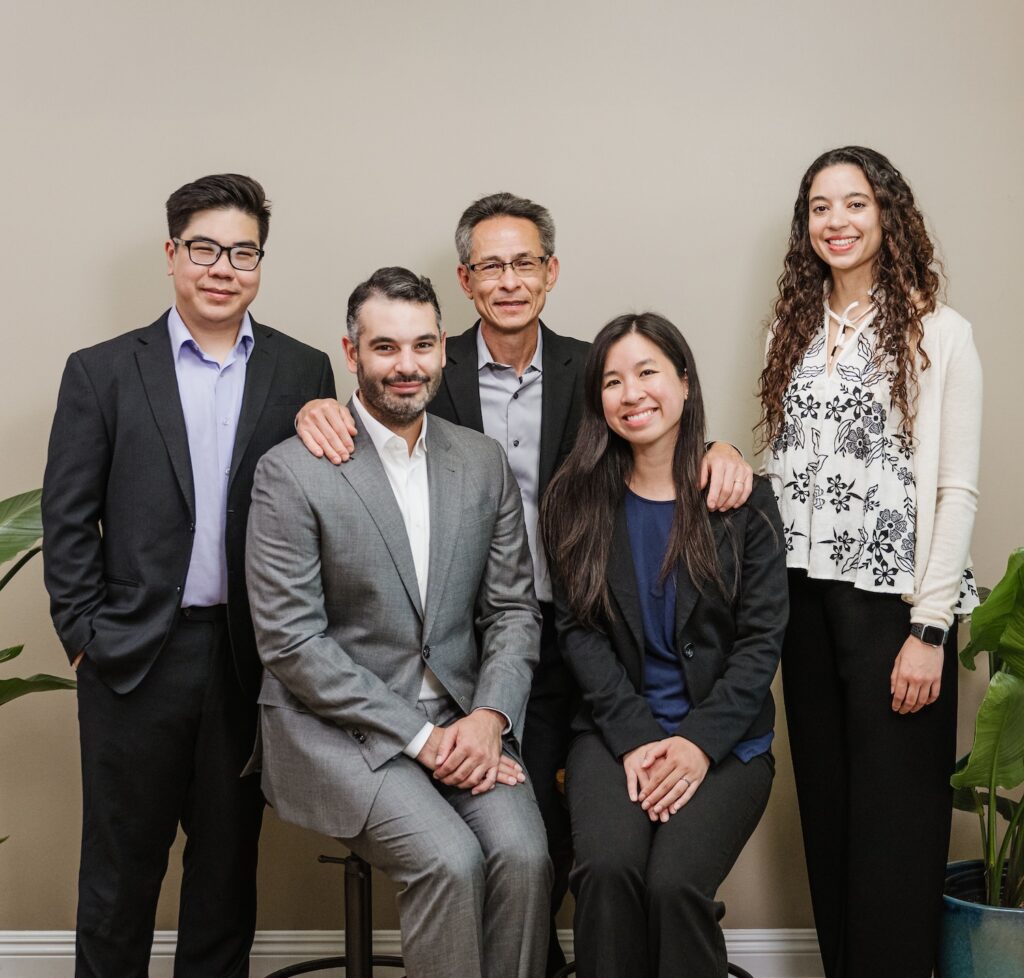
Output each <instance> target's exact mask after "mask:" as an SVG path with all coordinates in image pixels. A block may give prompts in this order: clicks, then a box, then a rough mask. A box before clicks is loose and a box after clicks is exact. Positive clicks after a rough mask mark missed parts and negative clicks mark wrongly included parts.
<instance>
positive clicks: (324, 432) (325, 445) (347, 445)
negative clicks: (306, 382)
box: [295, 398, 355, 465]
mask: <svg viewBox="0 0 1024 978" xmlns="http://www.w3.org/2000/svg"><path fill="white" fill-rule="evenodd" d="M295 431H296V432H297V434H298V436H299V438H300V439H301V440H302V444H303V445H305V446H306V448H307V450H308V451H310V452H312V454H313V455H315V456H316V457H317V458H322V457H323V456H324V455H326V456H327V458H328V459H330V461H331V462H333V463H334V464H335V465H340V464H341V463H342V462H347V461H348V460H349V459H350V458H351V457H352V453H353V450H354V442H353V440H352V436H353V435H354V434H355V425H354V424H353V422H352V415H351V414H350V413H349V410H348V408H346V407H343V406H342V405H340V404H339V403H338V402H337V401H335V400H332V399H330V398H326V399H323V400H317V401H310V402H309V403H308V404H306V405H304V406H303V408H302V410H301V411H299V413H298V416H297V417H296V419H295Z"/></svg>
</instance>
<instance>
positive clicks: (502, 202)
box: [455, 193, 555, 265]
mask: <svg viewBox="0 0 1024 978" xmlns="http://www.w3.org/2000/svg"><path fill="white" fill-rule="evenodd" d="M489 217H522V218H525V219H526V220H527V221H531V222H532V223H533V224H534V225H535V226H536V228H537V231H538V232H539V233H540V247H541V251H543V252H544V254H545V255H553V254H554V253H555V222H554V221H553V220H552V219H551V214H550V213H549V211H548V209H547V208H546V207H542V206H541V205H540V204H535V203H534V202H533V201H532V200H527V199H526V198H525V197H517V196H516V195H515V194H509V193H500V194H490V195H489V196H487V197H481V198H480V199H479V200H477V201H474V202H473V203H472V204H470V205H469V207H467V208H466V209H465V210H464V211H463V212H462V217H460V218H459V223H458V226H457V227H456V228H455V250H456V252H458V255H459V261H460V262H461V263H462V264H463V265H468V264H469V256H470V252H471V251H472V248H473V240H472V238H473V228H475V227H476V226H477V225H478V224H479V223H480V222H481V221H486V220H487V219H488V218H489Z"/></svg>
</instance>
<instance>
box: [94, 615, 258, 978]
mask: <svg viewBox="0 0 1024 978" xmlns="http://www.w3.org/2000/svg"><path fill="white" fill-rule="evenodd" d="M200 619H206V620H200ZM78 718H79V725H80V728H81V745H82V788H83V796H84V797H83V815H84V822H83V829H82V859H81V867H80V870H79V884H78V934H77V951H76V966H75V975H76V978H145V976H146V975H148V973H149V956H150V952H151V949H152V943H153V924H154V918H155V915H156V905H157V898H158V896H159V893H160V885H161V882H162V880H163V877H164V873H165V871H166V869H167V859H168V850H169V848H170V846H171V844H172V842H173V841H174V837H175V834H176V832H177V828H178V824H179V822H180V824H181V826H182V828H183V829H184V831H185V833H186V835H187V836H188V841H187V843H186V845H185V853H184V876H183V878H182V883H181V903H180V909H179V917H178V946H177V954H176V957H175V963H174V974H175V976H176V978H245V976H247V975H248V974H249V950H250V948H251V946H252V939H253V933H254V930H255V925H256V857H257V848H258V841H259V831H260V822H261V819H262V814H263V798H262V795H261V793H260V788H259V779H258V777H256V776H251V777H246V778H240V777H239V773H240V772H241V770H242V768H243V767H244V766H245V762H246V760H247V758H248V756H249V754H250V752H251V750H252V745H253V739H254V736H255V730H256V710H255V706H254V705H253V704H251V703H249V702H247V701H246V700H245V698H244V697H243V694H242V691H241V688H240V687H239V684H238V681H237V679H236V678H235V670H234V663H233V661H232V657H231V649H230V646H229V643H228V638H227V625H226V620H225V617H224V615H223V608H221V609H217V610H216V611H215V610H213V609H202V611H199V612H196V613H195V615H194V617H186V616H185V614H184V613H182V614H181V615H179V618H178V623H177V624H176V626H175V630H174V634H173V635H172V636H171V638H170V639H169V640H168V643H167V645H166V646H165V647H164V649H163V650H162V651H161V653H160V655H159V656H158V657H157V660H156V662H155V663H154V664H153V667H152V669H150V671H149V673H148V674H147V676H146V677H145V679H143V681H142V682H141V683H140V684H139V686H137V687H136V688H135V689H134V690H132V691H131V692H130V693H127V694H125V695H120V694H118V693H115V692H113V690H111V689H110V688H109V687H108V686H106V685H105V684H104V683H103V681H102V680H101V679H100V678H99V676H98V674H97V672H96V667H95V665H94V664H93V663H92V662H90V661H89V658H88V656H86V657H85V658H84V659H83V660H82V663H81V665H80V666H79V669H78Z"/></svg>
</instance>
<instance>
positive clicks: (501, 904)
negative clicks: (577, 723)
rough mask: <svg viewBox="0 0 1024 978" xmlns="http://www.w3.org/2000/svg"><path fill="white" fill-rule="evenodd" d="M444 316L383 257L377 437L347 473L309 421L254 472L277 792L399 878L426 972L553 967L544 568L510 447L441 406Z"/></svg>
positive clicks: (369, 312) (357, 360)
mask: <svg viewBox="0 0 1024 978" xmlns="http://www.w3.org/2000/svg"><path fill="white" fill-rule="evenodd" d="M440 323H441V320H440V309H439V307H438V302H437V297H436V295H435V294H434V290H433V288H432V287H431V285H430V282H429V281H428V280H427V279H425V278H419V277H418V276H416V275H415V274H413V273H412V272H409V271H407V270H406V269H401V268H385V269H380V270H379V271H377V272H375V273H374V275H373V276H371V277H370V279H369V280H367V281H366V282H364V283H362V284H361V285H360V286H358V287H357V288H356V290H355V291H354V292H353V294H352V296H351V297H350V298H349V304H348V336H347V337H346V338H345V339H344V341H343V342H344V347H345V355H346V358H347V361H348V366H349V369H350V370H351V371H352V372H353V373H355V374H356V375H357V377H358V380H359V390H358V392H357V394H356V395H355V396H354V397H353V398H352V401H351V402H350V409H351V410H352V412H353V415H354V416H356V417H357V418H358V419H359V433H358V434H357V435H356V446H357V448H358V451H357V452H356V453H355V455H354V456H353V458H352V460H351V461H350V462H349V464H348V465H345V466H341V467H340V468H339V467H336V466H334V465H332V464H331V463H330V461H329V460H327V459H323V458H321V459H318V458H316V457H314V456H313V455H311V454H310V453H309V452H308V451H307V450H306V449H305V448H304V447H303V445H302V443H301V442H300V441H299V440H298V439H297V438H295V439H291V440H290V441H288V442H286V443H284V444H282V445H280V446H278V447H277V448H275V449H273V450H271V451H270V452H268V453H267V454H266V455H265V456H264V457H263V459H262V460H261V462H260V464H259V467H258V469H257V471H256V477H255V481H254V485H253V500H252V509H251V511H250V517H249V530H248V541H247V551H246V563H247V578H248V584H249V595H250V601H251V605H252V612H253V622H254V624H255V626H256V637H257V644H258V647H259V652H260V657H261V658H262V660H263V663H264V665H265V666H266V672H265V676H264V680H263V688H262V691H261V694H260V698H259V702H260V723H261V733H262V770H263V790H264V792H265V794H266V796H267V798H268V800H269V801H270V802H271V804H272V805H274V807H275V808H276V809H277V812H278V814H279V815H280V816H281V817H282V818H284V819H286V820H288V821H291V822H295V823H297V824H299V825H303V826H306V827H309V828H313V829H316V830H317V831H320V832H323V833H326V834H329V835H332V836H335V837H337V838H338V839H339V840H341V841H342V842H343V843H344V844H345V845H346V846H347V847H348V848H350V849H351V850H352V851H353V852H356V853H358V854H359V855H360V856H362V857H363V858H364V859H366V860H367V861H368V862H370V863H372V864H373V865H375V866H377V867H378V868H380V869H382V870H383V871H384V872H385V873H387V874H388V875H389V876H390V877H392V878H393V879H395V880H396V881H397V882H399V883H400V884H401V886H402V890H401V892H400V894H399V897H398V905H399V916H400V920H401V925H402V935H403V951H404V955H405V961H406V968H407V971H408V974H409V976H410V978H434V976H436V978H449V976H451V975H459V976H460V978H473V976H482V975H486V976H487V978H535V976H537V975H540V974H542V973H543V971H544V959H545V951H546V946H547V938H548V914H547V909H546V908H547V893H548V890H549V887H550V879H551V866H550V862H549V860H548V855H547V849H546V845H545V841H544V840H545V835H544V826H543V823H542V821H541V817H540V813H539V811H538V809H537V804H536V801H535V799H534V794H533V789H532V786H531V785H530V784H529V782H528V781H527V779H526V776H525V774H524V773H523V770H522V767H521V765H520V764H519V739H520V737H521V735H522V724H523V719H524V716H525V711H526V702H527V698H528V696H529V692H530V682H531V677H532V671H533V667H534V665H535V664H536V662H537V658H538V648H539V640H540V624H539V623H540V614H539V612H538V607H537V603H536V600H535V598H534V590H533V564H532V561H531V558H530V552H529V549H528V546H527V537H526V531H525V527H524V522H523V508H522V503H521V500H520V496H519V490H518V487H517V485H516V481H515V479H514V477H513V475H512V472H511V470H510V468H509V465H508V462H507V460H506V458H505V455H504V453H503V452H502V450H501V448H500V447H499V445H498V444H497V443H496V442H495V441H493V440H492V439H490V438H487V437H486V436H485V435H482V434H480V433H478V432H475V431H471V430H469V429H467V428H463V427H459V426H457V425H454V424H451V423H449V422H446V421H443V420H441V419H440V418H434V417H431V418H430V419H429V423H428V419H427V417H426V416H425V414H424V410H425V408H426V406H427V403H428V402H429V401H430V399H431V398H432V397H433V396H434V394H435V392H436V391H437V387H438V384H439V383H440V379H441V369H442V367H443V366H444V334H443V333H442V332H441V324H440Z"/></svg>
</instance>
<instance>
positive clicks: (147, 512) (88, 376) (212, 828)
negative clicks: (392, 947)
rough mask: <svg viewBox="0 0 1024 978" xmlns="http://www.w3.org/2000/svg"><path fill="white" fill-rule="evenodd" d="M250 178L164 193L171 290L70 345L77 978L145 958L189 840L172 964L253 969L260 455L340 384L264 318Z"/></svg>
mask: <svg viewBox="0 0 1024 978" xmlns="http://www.w3.org/2000/svg"><path fill="white" fill-rule="evenodd" d="M269 221H270V210H269V204H268V202H267V200H266V198H265V196H264V193H263V188H262V187H261V186H260V185H259V184H258V183H257V182H256V181H255V180H252V179H251V178H249V177H243V176H238V175H236V174H225V175H219V176H208V177H203V178H201V179H199V180H196V181H195V182H193V183H190V184H187V185H185V186H184V187H181V188H180V189H179V190H177V191H175V192H174V193H173V194H172V195H171V197H170V198H169V199H168V201H167V222H168V240H167V242H166V243H165V251H166V255H167V270H168V274H169V275H170V276H171V277H172V278H173V280H174V306H173V307H172V308H171V309H170V310H168V311H167V312H166V313H164V314H163V315H162V316H161V317H160V318H159V319H158V320H157V321H156V322H154V323H153V324H151V325H150V326H146V327H144V328H142V329H137V330H134V331H132V332H129V333H125V334H124V335H122V336H118V337H116V338H114V339H112V340H108V341H106V342H104V343H100V344H98V345H97V346H94V347H91V348H89V349H86V350H80V351H78V352H77V353H74V354H72V355H71V357H70V358H69V359H68V362H67V366H66V368H65V371H64V377H63V380H62V381H61V387H60V394H59V396H58V401H57V411H56V415H55V417H54V422H53V428H52V431H51V435H50V446H49V455H48V459H47V465H46V475H45V478H44V484H43V528H44V537H45V541H46V542H45V547H44V553H43V556H44V561H45V577H46V586H47V590H48V591H49V593H50V599H51V613H52V616H53V621H54V625H55V627H56V629H57V633H58V635H59V637H60V640H61V642H62V644H63V645H64V648H65V650H66V652H67V654H68V658H69V660H70V661H71V663H72V665H73V666H74V668H75V669H76V670H77V673H78V704H79V707H78V709H79V724H80V728H81V751H82V786H83V796H84V804H83V816H84V827H83V832H82V859H81V867H80V872H79V901H78V922H77V925H78V936H77V951H76V969H75V974H76V976H77V978H143V976H145V975H147V974H148V964H149V956H150V950H151V946H152V939H153V922H154V916H155V912H156V903H157V898H158V896H159V892H160V885H161V881H162V879H163V876H164V873H165V870H166V867H167V858H168V850H169V847H170V846H171V843H172V842H173V840H174V837H175V834H176V832H177V828H178V824H179V823H180V824H181V826H182V828H183V829H184V831H185V833H186V835H187V837H188V841H187V844H186V847H185V854H184V876H183V880H182V888H181V905H180V914H179V921H178V945H177V953H176V956H175V971H174V973H175V975H176V976H178V978H229V976H230V978H236V976H241V978H244V976H246V975H248V973H249V964H248V961H249V950H250V947H251V944H252V938H253V932H254V929H255V917H256V856H257V845H258V839H259V830H260V822H261V818H262V811H263V799H262V796H261V794H260V790H259V781H258V778H256V777H245V778H242V777H240V773H241V771H242V768H243V767H244V765H245V762H246V759H247V757H248V756H249V753H250V751H251V749H252V745H253V742H254V738H255V730H256V708H255V698H256V693H257V692H258V689H259V681H260V663H259V659H258V656H257V654H256V647H255V639H254V636H253V628H252V622H251V620H250V617H249V606H248V598H247V595H246V589H245V567H244V562H245V553H244V548H245V527H246V519H247V516H248V510H249V497H250V492H251V489H252V480H253V473H254V471H255V468H256V463H257V461H258V460H259V459H260V457H261V456H262V455H263V454H264V452H266V451H267V450H268V449H269V448H271V447H273V446H274V445H276V444H277V443H278V442H280V441H281V440H283V439H284V438H286V437H288V436H289V435H291V434H292V430H293V429H292V420H293V418H294V415H295V411H296V410H297V408H298V407H299V406H300V405H301V404H302V403H303V402H304V401H306V400H308V399H309V398H310V397H315V396H319V397H324V396H332V395H333V393H334V376H333V373H332V371H331V366H330V361H329V360H328V358H327V357H326V355H325V354H323V353H320V352H319V351H317V350H313V349H311V348H310V347H307V346H304V345H303V344H301V343H298V342H296V341H295V340H292V339H290V338H289V337H287V336H285V335H284V334H282V333H279V332H277V331H276V330H273V329H270V328H269V327H266V326H262V325H260V324H259V323H257V322H255V321H254V320H253V319H252V318H251V317H250V316H249V313H248V307H249V304H250V303H251V302H252V300H253V299H254V298H255V296H256V293H257V291H258V289H259V283H260V261H261V259H262V257H263V254H264V252H263V246H264V244H265V242H266V237H267V230H268V227H269Z"/></svg>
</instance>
